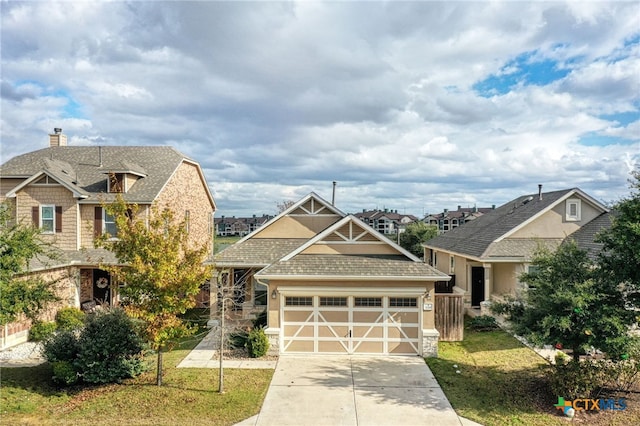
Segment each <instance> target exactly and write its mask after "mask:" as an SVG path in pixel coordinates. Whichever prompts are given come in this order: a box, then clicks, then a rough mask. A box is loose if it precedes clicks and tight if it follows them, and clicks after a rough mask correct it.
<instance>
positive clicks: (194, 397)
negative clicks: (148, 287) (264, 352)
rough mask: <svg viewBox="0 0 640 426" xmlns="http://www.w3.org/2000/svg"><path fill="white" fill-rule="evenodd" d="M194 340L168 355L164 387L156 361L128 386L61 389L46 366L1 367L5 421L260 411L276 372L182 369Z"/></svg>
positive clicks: (220, 417) (145, 419)
mask: <svg viewBox="0 0 640 426" xmlns="http://www.w3.org/2000/svg"><path fill="white" fill-rule="evenodd" d="M196 343H197V340H194V339H192V340H190V341H188V342H187V343H186V344H183V345H182V346H181V347H179V348H176V349H175V350H173V351H171V352H168V353H166V354H165V356H164V375H163V386H161V387H158V386H156V385H155V365H154V364H153V361H152V360H153V359H155V357H150V358H149V364H150V370H149V371H148V372H147V373H144V374H143V375H141V376H139V377H137V378H136V379H131V380H127V381H125V382H124V383H122V384H112V385H104V386H83V387H80V386H78V387H73V388H57V387H56V386H55V385H54V384H53V383H52V382H51V380H50V377H51V369H50V367H49V365H47V364H44V365H41V366H37V367H29V368H3V369H1V370H0V380H1V388H0V403H1V405H0V424H3V425H4V424H12V425H14V424H15V425H20V424H22V425H52V424H55V425H61V424H69V425H90V424H91V425H95V424H118V425H175V424H191V425H233V424H235V423H237V422H239V421H241V420H243V419H246V418H248V417H251V416H253V415H255V414H257V413H258V412H259V411H260V407H261V405H262V401H263V400H264V397H265V395H266V392H267V388H268V386H269V382H270V381H271V376H272V375H273V371H272V370H230V369H227V370H225V371H224V388H225V393H224V394H220V393H218V392H217V390H218V370H217V369H191V368H187V369H182V368H181V369H177V368H175V366H176V365H177V364H178V363H179V362H180V361H181V360H182V359H183V358H184V357H185V356H186V355H187V354H188V352H189V350H190V349H191V348H193V347H194V346H195V344H196Z"/></svg>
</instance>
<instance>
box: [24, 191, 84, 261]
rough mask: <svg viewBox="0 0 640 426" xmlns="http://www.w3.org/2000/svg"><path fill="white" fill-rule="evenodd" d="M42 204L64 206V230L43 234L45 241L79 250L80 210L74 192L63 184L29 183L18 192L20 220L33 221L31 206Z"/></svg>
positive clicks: (65, 248)
mask: <svg viewBox="0 0 640 426" xmlns="http://www.w3.org/2000/svg"><path fill="white" fill-rule="evenodd" d="M41 205H54V206H60V207H62V232H56V233H54V234H42V237H43V239H44V241H47V242H49V243H52V244H53V245H54V246H55V247H57V248H59V249H62V250H77V249H78V246H77V239H76V235H77V225H78V210H77V208H76V199H75V198H73V194H72V193H71V192H70V191H69V190H67V189H66V188H64V187H63V186H61V185H28V186H26V187H25V188H23V189H22V190H21V191H19V192H18V193H17V194H16V215H17V217H18V220H23V221H25V222H26V223H31V221H32V220H31V208H32V207H39V206H41Z"/></svg>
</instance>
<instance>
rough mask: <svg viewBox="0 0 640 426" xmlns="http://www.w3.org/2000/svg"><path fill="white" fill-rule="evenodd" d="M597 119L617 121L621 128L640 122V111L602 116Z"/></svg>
mask: <svg viewBox="0 0 640 426" xmlns="http://www.w3.org/2000/svg"><path fill="white" fill-rule="evenodd" d="M598 118H601V119H603V120H607V121H617V122H618V123H620V125H621V126H628V125H629V124H631V123H633V122H634V121H638V120H640V110H635V111H628V112H619V113H616V114H603V115H601V116H599V117H598Z"/></svg>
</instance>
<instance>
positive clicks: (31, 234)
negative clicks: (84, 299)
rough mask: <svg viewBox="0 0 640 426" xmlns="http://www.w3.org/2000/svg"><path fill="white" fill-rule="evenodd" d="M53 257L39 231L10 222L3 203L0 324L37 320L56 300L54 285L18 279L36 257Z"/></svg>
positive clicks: (0, 229) (0, 230)
mask: <svg viewBox="0 0 640 426" xmlns="http://www.w3.org/2000/svg"><path fill="white" fill-rule="evenodd" d="M41 255H46V256H48V257H52V256H53V254H52V252H51V250H50V248H49V247H48V244H47V243H45V242H44V241H43V240H42V238H41V237H40V230H39V229H37V228H34V227H33V226H30V225H25V224H23V223H18V222H15V221H13V218H12V215H11V210H10V208H9V206H8V205H7V204H6V203H2V204H0V325H5V324H8V323H10V322H13V321H16V320H17V319H18V318H19V316H20V315H21V314H22V315H25V316H26V317H27V318H29V319H32V320H34V319H36V317H37V315H38V313H39V312H40V311H41V310H42V309H43V308H44V307H45V306H46V305H48V304H49V303H51V302H55V301H58V300H59V298H58V297H57V296H56V294H55V291H54V289H53V285H54V284H55V283H54V282H46V281H44V280H42V279H39V278H34V277H31V278H27V277H23V276H21V275H22V274H24V273H26V272H27V271H28V266H29V262H30V261H31V260H32V259H33V258H35V257H38V256H41Z"/></svg>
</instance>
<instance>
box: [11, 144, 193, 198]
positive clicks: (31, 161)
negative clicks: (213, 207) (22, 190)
mask: <svg viewBox="0 0 640 426" xmlns="http://www.w3.org/2000/svg"><path fill="white" fill-rule="evenodd" d="M183 161H189V162H192V163H194V164H197V163H195V162H194V161H193V160H191V159H190V158H188V157H186V156H185V155H183V154H182V153H180V152H178V151H177V150H175V149H174V148H172V147H169V146H103V147H98V146H58V147H49V148H44V149H40V150H38V151H33V152H29V153H26V154H23V155H19V156H17V157H14V158H12V159H11V160H9V161H7V162H6V163H4V164H3V165H2V166H0V177H3V178H23V179H28V178H30V177H32V176H34V175H36V174H38V173H45V174H48V175H50V176H51V177H52V178H54V179H56V180H58V181H59V182H60V183H62V184H64V185H65V186H66V187H67V188H69V189H70V190H72V191H74V192H77V193H78V194H80V195H81V196H82V198H83V199H84V201H83V202H88V203H91V202H95V203H99V202H109V201H111V199H112V198H114V197H115V195H114V194H109V193H107V174H108V173H109V172H128V173H133V174H136V175H138V176H142V177H141V178H140V179H138V180H137V181H136V183H135V184H134V185H133V186H132V187H131V188H130V189H129V190H128V191H127V193H126V194H122V195H123V197H124V199H125V201H128V202H135V203H151V202H153V201H154V200H155V198H156V197H157V196H158V194H159V193H160V191H161V190H162V188H163V187H164V185H165V184H166V183H167V181H168V180H169V178H170V177H171V176H172V175H173V173H174V172H175V170H176V169H177V168H178V167H179V166H180V164H181V163H182V162H183Z"/></svg>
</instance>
